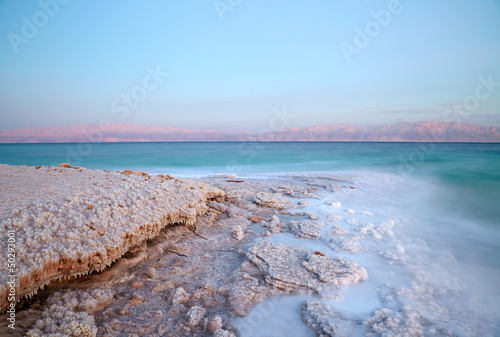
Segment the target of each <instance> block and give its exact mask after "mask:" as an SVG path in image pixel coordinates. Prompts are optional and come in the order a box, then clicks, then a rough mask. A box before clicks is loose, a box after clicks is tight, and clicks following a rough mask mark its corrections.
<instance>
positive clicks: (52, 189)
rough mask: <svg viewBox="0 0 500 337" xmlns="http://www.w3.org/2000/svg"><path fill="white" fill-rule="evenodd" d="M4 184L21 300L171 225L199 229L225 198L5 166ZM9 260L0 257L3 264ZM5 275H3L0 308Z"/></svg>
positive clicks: (2, 206) (134, 180)
mask: <svg viewBox="0 0 500 337" xmlns="http://www.w3.org/2000/svg"><path fill="white" fill-rule="evenodd" d="M0 186H2V188H1V189H0V199H1V200H2V203H0V231H1V232H2V233H7V232H8V231H13V232H15V240H16V258H17V265H16V273H17V275H18V280H19V287H18V288H17V292H16V298H18V299H19V298H22V297H24V296H27V295H30V294H32V293H34V292H36V291H37V290H38V289H39V288H41V287H43V286H44V285H46V284H48V283H50V282H51V281H52V280H58V279H61V278H69V277H71V276H80V275H86V274H89V273H91V272H92V271H101V270H103V269H105V268H106V267H107V266H109V265H111V264H112V263H113V262H114V261H116V260H117V259H119V258H120V257H121V256H122V255H123V254H125V253H126V252H127V251H128V250H129V249H130V248H132V247H134V246H136V245H138V244H140V243H141V242H143V241H144V240H146V239H151V238H153V237H155V236H157V235H158V234H159V233H160V231H161V230H162V229H163V228H164V227H165V226H167V225H169V224H170V225H174V224H177V225H181V224H185V225H191V224H193V223H194V221H195V220H196V218H197V217H198V216H200V215H202V214H205V212H206V211H207V209H208V207H207V202H208V200H210V199H215V198H218V197H222V196H223V195H224V192H223V191H221V190H219V189H216V188H214V187H211V186H208V185H205V184H203V183H198V182H192V181H188V180H186V181H179V180H165V181H160V180H157V179H149V180H146V179H144V176H143V175H141V176H137V175H134V174H131V175H126V174H125V175H122V174H120V173H116V172H104V171H97V170H82V172H80V170H56V171H54V170H53V169H49V168H47V167H42V168H40V169H35V168H34V167H26V166H9V165H0ZM21 186H29V187H30V188H22V189H21V188H20V187H21ZM89 205H92V207H89ZM7 243H8V242H7V240H1V241H0V250H1V251H7ZM6 259H7V254H0V265H4V266H6V265H7V260H6ZM6 277H7V273H0V310H3V309H5V308H6V305H7V301H6V299H7V279H6Z"/></svg>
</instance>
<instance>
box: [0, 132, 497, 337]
mask: <svg viewBox="0 0 500 337" xmlns="http://www.w3.org/2000/svg"><path fill="white" fill-rule="evenodd" d="M63 162H67V163H70V164H71V165H73V166H82V167H86V168H90V169H106V170H124V169H131V170H139V171H145V172H149V173H150V174H160V173H163V174H166V173H170V174H172V175H174V176H176V177H181V178H204V177H213V176H225V175H236V176H238V177H240V178H259V179H266V178H274V179H283V180H287V179H297V177H302V178H304V177H309V178H311V177H313V178H314V177H318V178H321V177H323V178H325V177H337V178H338V177H344V178H345V179H346V181H349V184H351V185H354V186H355V187H356V188H354V189H342V190H340V191H336V190H332V191H331V192H328V193H326V192H325V193H323V194H322V195H321V199H320V200H318V199H311V200H309V202H310V204H309V205H307V206H305V209H304V210H305V211H309V212H312V213H316V214H318V215H319V217H320V219H323V220H324V221H325V222H328V223H329V224H328V226H326V227H325V229H324V232H325V233H326V232H328V231H331V230H332V228H334V227H333V226H342V227H345V228H346V229H348V230H349V233H350V234H346V235H344V236H340V237H339V238H337V239H336V240H337V241H336V244H337V246H335V247H334V248H332V245H331V244H326V243H325V241H324V240H323V241H322V240H308V239H297V238H295V237H293V235H292V234H290V233H280V234H274V235H273V236H272V237H271V238H270V239H269V240H271V241H274V242H280V243H286V244H290V245H296V246H302V247H305V248H307V249H311V250H320V251H322V252H325V253H327V254H328V255H331V256H333V257H338V256H342V257H346V258H349V259H351V260H353V261H356V262H357V263H358V264H359V265H362V266H364V267H365V268H366V269H367V272H368V276H369V278H368V280H367V281H365V282H361V283H358V284H355V285H349V286H347V287H345V288H344V289H343V290H342V292H341V293H340V296H339V297H338V298H337V299H326V298H319V297H317V296H316V297H315V296H284V297H277V298H270V299H267V300H265V301H264V302H262V303H260V304H259V305H257V306H256V307H255V308H253V309H252V310H251V312H250V314H249V315H248V316H246V317H243V318H235V319H234V320H233V321H232V322H231V324H232V325H233V326H235V327H237V328H239V330H240V333H241V335H242V336H288V337H290V336H314V335H315V334H314V333H313V332H312V330H310V329H308V328H307V327H306V326H305V325H304V323H302V321H301V305H302V303H304V301H307V300H316V301H320V302H322V303H325V304H328V305H330V307H331V308H333V309H334V310H335V312H336V313H337V314H336V315H334V316H335V319H334V321H335V324H336V326H337V327H338V328H339V331H342V332H343V334H344V335H347V336H365V335H367V336H382V335H384V336H392V335H393V336H398V335H404V334H405V333H407V335H408V336H419V335H424V336H500V144H499V143H412V142H401V143H400V142H387V143H386V142H257V141H247V142H180V143H176V142H173V143H67V144H0V163H2V164H10V165H52V166H57V165H59V164H60V163H63ZM340 180H342V179H340ZM0 188H1V187H0ZM27 188H29V187H27ZM332 205H334V206H332ZM332 214H334V215H337V216H338V218H339V220H338V221H336V222H331V223H330V222H329V220H328V219H331V215H332ZM353 247H354V248H353Z"/></svg>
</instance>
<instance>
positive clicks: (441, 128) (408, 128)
mask: <svg viewBox="0 0 500 337" xmlns="http://www.w3.org/2000/svg"><path fill="white" fill-rule="evenodd" d="M168 141H180V142H184V141H384V142H398V141H419V142H428V141H436V142H500V129H499V127H497V126H481V125H471V124H460V123H447V122H432V121H431V122H413V123H410V122H399V123H395V124H380V125H354V124H323V125H317V126H312V127H306V128H288V129H284V130H281V131H275V132H267V133H258V132H254V133H252V132H235V131H234V130H229V131H221V130H191V129H185V128H179V127H170V126H160V125H139V124H117V123H116V124H108V125H106V126H103V127H101V126H99V125H98V124H80V125H71V126H54V127H28V128H19V129H11V130H0V143H68V142H168Z"/></svg>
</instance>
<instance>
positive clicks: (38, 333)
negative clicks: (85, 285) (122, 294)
mask: <svg viewBox="0 0 500 337" xmlns="http://www.w3.org/2000/svg"><path fill="white" fill-rule="evenodd" d="M112 300H113V292H112V291H111V290H110V289H93V290H89V291H82V290H74V291H65V292H57V293H54V294H52V295H51V296H50V297H49V298H48V300H47V306H46V308H45V310H44V311H43V313H42V318H41V319H39V320H37V321H36V323H35V326H34V327H33V329H31V330H30V331H28V333H27V334H26V335H27V336H28V337H43V336H46V337H52V336H70V337H80V336H82V337H95V336H96V334H97V328H96V326H95V322H94V316H93V314H94V313H95V312H97V311H99V310H101V309H102V308H104V307H105V306H107V305H109V303H111V301H112Z"/></svg>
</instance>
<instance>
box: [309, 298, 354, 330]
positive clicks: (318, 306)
mask: <svg viewBox="0 0 500 337" xmlns="http://www.w3.org/2000/svg"><path fill="white" fill-rule="evenodd" d="M301 311H302V321H304V323H306V325H307V326H308V327H309V329H311V330H313V331H314V332H315V333H316V336H318V337H340V336H345V334H344V333H343V332H342V330H341V329H340V328H339V327H338V326H337V324H336V323H335V320H334V318H335V317H336V316H337V315H338V313H337V312H336V311H335V310H334V309H332V308H331V307H330V306H329V305H327V304H324V303H321V302H318V301H312V300H310V301H306V302H304V303H303V304H302V308H301Z"/></svg>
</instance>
